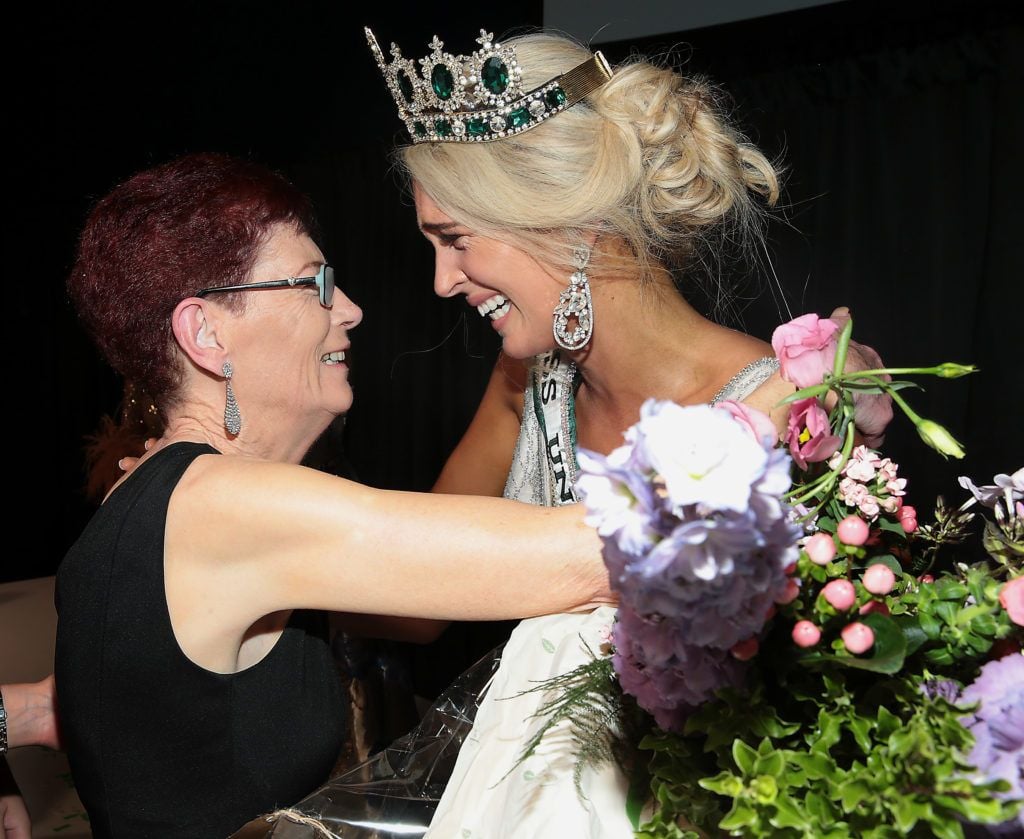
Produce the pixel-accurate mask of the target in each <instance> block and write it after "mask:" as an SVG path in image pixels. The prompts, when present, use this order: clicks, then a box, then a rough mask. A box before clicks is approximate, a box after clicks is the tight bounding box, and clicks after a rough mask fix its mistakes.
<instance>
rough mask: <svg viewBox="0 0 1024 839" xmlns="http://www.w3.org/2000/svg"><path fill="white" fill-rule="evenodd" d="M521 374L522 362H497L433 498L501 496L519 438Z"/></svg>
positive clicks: (500, 358)
mask: <svg viewBox="0 0 1024 839" xmlns="http://www.w3.org/2000/svg"><path fill="white" fill-rule="evenodd" d="M526 374H527V370H526V367H525V366H524V364H523V362H521V361H516V360H515V359H512V358H509V357H508V356H507V355H504V354H501V355H499V356H498V361H497V363H496V364H495V365H494V370H493V372H492V373H491V378H490V381H489V382H488V383H487V390H485V391H484V396H483V399H481V400H480V407H478V408H477V411H476V414H475V415H474V417H473V421H472V422H471V423H470V424H469V428H467V429H466V433H465V434H464V435H463V436H462V439H461V440H460V441H459V444H458V445H457V446H456V447H455V450H454V451H453V452H452V453H451V455H450V456H449V457H448V461H447V462H446V463H445V465H444V469H442V470H441V475H440V477H439V478H438V479H437V483H435V484H434V489H433V492H441V493H446V494H455V495H491V496H495V497H500V496H501V494H502V491H503V490H504V488H505V479H506V478H507V477H508V470H509V468H510V467H511V465H512V453H513V450H514V449H515V445H516V438H517V437H518V436H519V422H520V418H521V416H522V411H523V389H524V388H525V387H526Z"/></svg>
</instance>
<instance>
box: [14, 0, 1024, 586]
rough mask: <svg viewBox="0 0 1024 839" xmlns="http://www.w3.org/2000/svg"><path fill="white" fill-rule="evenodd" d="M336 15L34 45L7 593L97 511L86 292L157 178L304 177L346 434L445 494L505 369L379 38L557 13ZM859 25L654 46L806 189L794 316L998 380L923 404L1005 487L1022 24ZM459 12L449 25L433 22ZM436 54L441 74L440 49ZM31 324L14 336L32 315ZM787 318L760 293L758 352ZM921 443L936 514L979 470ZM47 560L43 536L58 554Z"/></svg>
mask: <svg viewBox="0 0 1024 839" xmlns="http://www.w3.org/2000/svg"><path fill="white" fill-rule="evenodd" d="M429 5H430V4H422V3H420V4H415V5H413V4H396V3H391V4H389V5H388V6H387V9H386V10H384V9H378V8H375V7H368V8H367V9H366V11H365V12H364V13H356V12H352V11H345V10H344V9H343V5H342V4H340V3H336V2H316V0H298V2H291V3H288V4H282V3H256V2H247V3H241V2H233V3H223V2H222V3H211V2H204V3H198V2H193V3H176V4H173V5H172V4H167V3H162V4H127V3H123V2H118V3H108V4H102V5H100V4H75V5H73V6H72V5H69V6H68V7H67V8H64V9H60V10H57V9H53V8H52V7H50V8H43V7H41V6H40V7H37V8H36V9H35V10H33V11H30V13H29V14H30V19H28V20H23V21H22V22H20V23H18V24H15V25H14V26H13V27H11V28H10V29H9V30H8V36H9V38H10V40H11V47H12V49H11V51H10V52H8V54H7V61H8V63H9V70H8V89H9V96H8V101H7V106H8V110H7V119H6V120H5V121H6V124H7V139H8V141H9V142H10V141H12V140H13V146H14V148H13V151H9V152H8V177H9V178H11V180H12V182H13V184H14V189H13V190H12V194H11V195H10V196H9V199H8V202H7V205H8V211H9V212H11V213H12V216H13V218H14V225H13V229H11V228H10V227H9V230H8V245H7V249H6V257H7V264H8V265H9V266H10V269H11V271H10V273H9V274H8V277H7V283H8V288H10V287H11V286H12V285H13V286H14V287H15V289H16V291H15V300H16V306H15V307H14V308H13V309H11V308H10V307H8V309H7V311H8V319H7V346H8V358H9V362H8V364H9V366H8V370H9V371H10V373H11V376H10V384H9V386H8V388H7V394H6V396H7V399H6V402H7V405H8V415H9V417H10V420H9V423H8V429H9V431H8V441H9V445H10V447H11V448H12V449H14V451H15V452H16V456H15V458H14V466H13V468H12V469H11V470H10V471H9V472H8V475H9V478H8V482H9V486H10V488H11V490H12V492H13V496H14V497H13V500H12V501H11V502H10V510H9V516H8V520H9V521H11V523H12V527H11V528H10V530H9V532H10V533H11V534H12V537H13V536H14V534H18V535H27V536H28V538H27V539H26V540H15V539H13V538H12V542H20V543H23V544H25V545H26V546H27V547H25V548H19V549H18V550H16V551H12V550H10V549H9V550H8V551H7V552H6V554H7V557H6V559H4V560H3V561H2V562H3V565H2V566H0V579H16V578H20V577H29V576H37V575H42V574H48V573H52V572H53V570H54V569H55V567H56V564H57V563H58V561H59V559H60V557H61V556H62V555H63V552H64V551H65V550H66V549H67V547H68V545H69V544H70V543H71V541H73V539H74V537H75V536H76V534H77V533H78V531H79V530H80V528H81V526H82V524H83V523H84V521H85V520H86V519H87V517H88V515H89V512H90V510H89V506H88V504H87V503H86V502H85V501H84V498H83V496H82V494H81V491H80V487H81V485H82V482H83V466H82V457H81V448H82V438H83V436H84V435H85V434H87V433H89V432H90V431H92V430H94V429H95V428H96V425H97V422H98V419H99V417H100V416H101V415H102V414H103V413H111V412H113V411H114V410H115V409H116V406H117V402H118V398H119V388H120V385H119V383H118V381H117V379H116V377H115V376H114V375H113V374H112V373H111V372H110V371H109V370H107V369H106V368H105V367H104V365H103V364H102V362H100V361H99V360H98V358H97V357H96V354H95V352H94V351H93V350H92V348H91V346H90V344H89V342H88V340H87V339H86V338H85V337H84V335H83V334H82V332H81V330H80V328H79V327H78V325H77V323H76V320H75V316H74V314H73V313H72V312H71V311H70V309H69V306H68V305H67V302H66V297H65V293H64V290H63V280H64V276H65V275H66V272H67V270H68V266H69V264H70V260H71V256H72V252H73V246H74V238H75V235H76V232H77V229H78V228H79V227H80V225H81V223H82V220H83V218H84V215H85V213H86V212H87V210H88V207H89V205H90V204H91V202H92V201H94V200H95V199H96V198H98V197H99V196H100V195H102V194H103V193H105V192H106V191H107V190H108V189H110V188H111V187H112V186H113V185H114V184H115V183H117V182H118V181H119V180H122V179H124V178H125V177H127V176H128V175H130V174H131V173H132V172H134V171H136V170H138V169H140V168H143V167H146V166H149V165H152V164H155V163H159V162H162V161H164V160H166V159H168V158H169V157H172V156H174V155H177V154H180V153H184V152H188V151H197V150H217V151H225V152H230V153H234V154H241V155H247V156H250V157H252V158H254V159H257V160H260V161H262V162H264V163H267V164H269V165H271V166H272V167H275V168H278V169H280V170H281V171H283V172H285V173H286V174H287V175H289V176H290V177H291V178H292V179H293V180H295V181H296V182H297V183H298V184H299V186H300V187H302V188H303V189H304V190H306V191H307V192H309V193H310V194H311V195H312V197H313V199H314V202H315V204H316V206H317V208H318V214H319V217H320V222H321V227H322V237H321V238H322V244H323V247H324V250H325V252H326V253H327V254H328V258H329V259H330V260H331V261H332V263H333V264H335V265H337V266H338V267H339V269H340V271H341V276H342V277H344V285H345V287H346V290H347V291H348V292H349V293H350V294H351V296H352V297H354V298H355V299H356V300H357V301H358V302H359V303H360V304H361V305H362V306H363V308H364V311H365V313H366V317H365V321H364V323H363V325H362V326H360V327H359V329H358V330H357V332H356V333H355V334H354V341H355V345H354V349H353V353H352V358H353V368H352V380H353V383H354V387H355V390H356V394H357V401H356V407H355V408H354V409H353V411H352V413H351V415H350V417H349V420H348V423H347V427H346V428H345V430H344V435H343V436H344V439H345V441H346V451H347V453H348V456H349V459H350V460H351V462H352V464H353V466H354V467H355V470H356V472H357V474H358V475H359V476H360V477H361V478H362V479H363V480H364V481H366V482H368V483H370V484H374V485H378V486H387V487H395V488H405V489H425V488H427V487H429V485H430V483H431V481H432V479H433V477H434V476H435V475H436V473H437V471H438V469H439V467H440V464H441V463H442V462H443V459H444V456H445V453H446V452H447V451H448V450H450V448H451V446H452V445H453V444H454V443H455V441H456V440H457V439H458V437H459V435H460V433H461V432H462V430H463V428H464V427H465V424H466V423H467V422H468V419H469V417H470V416H471V414H472V410H473V407H474V405H475V402H476V400H477V399H478V398H479V393H480V391H481V390H482V387H483V384H484V382H485V380H486V376H487V373H488V371H489V368H490V365H491V363H492V361H493V358H494V354H495V352H496V344H495V341H494V338H493V336H492V334H491V332H490V330H489V329H488V328H487V325H486V323H485V322H484V321H482V320H481V319H479V318H478V317H477V316H476V315H475V313H471V312H470V311H469V310H468V309H467V308H466V307H464V306H463V305H462V304H461V303H460V302H453V301H439V300H436V299H435V298H434V297H433V294H432V292H431V276H432V274H431V271H432V268H431V256H430V251H429V248H428V246H427V245H426V243H425V242H423V241H421V239H420V238H419V235H418V233H417V232H416V230H415V225H414V215H413V213H412V210H411V207H410V202H409V200H408V199H407V198H404V197H402V196H401V195H400V193H399V190H398V188H397V185H396V178H395V177H394V176H393V174H392V173H391V172H390V170H389V164H388V161H387V149H388V147H389V146H390V145H391V144H392V142H393V140H394V139H395V138H396V137H397V129H398V122H397V120H396V118H395V117H394V114H393V112H392V109H391V106H390V104H389V101H388V97H387V95H386V92H385V89H384V86H383V82H382V81H381V80H380V78H379V77H378V76H377V74H376V69H375V67H374V65H373V62H372V60H371V59H370V57H369V55H368V53H367V51H366V48H365V45H364V42H363V39H362V31H361V26H362V24H364V23H368V24H370V25H371V26H373V27H374V28H375V29H376V30H377V31H378V35H379V37H380V39H381V40H382V41H386V40H389V39H391V38H394V39H395V40H398V41H399V42H400V43H402V44H403V46H404V47H405V51H406V53H407V54H412V55H418V54H423V53H425V52H426V47H425V45H426V43H427V41H428V40H429V38H430V36H431V35H432V34H433V32H434V30H435V29H437V30H438V32H439V34H440V35H441V37H442V38H443V37H445V36H446V35H447V36H448V37H449V46H450V47H451V48H452V49H453V50H456V51H468V50H469V49H471V48H472V47H473V41H472V39H473V36H474V35H475V34H476V29H478V28H479V26H480V25H483V24H486V25H487V26H488V27H489V28H493V29H495V30H496V31H498V32H499V33H500V32H502V31H506V30H507V29H508V28H510V27H512V26H523V25H535V24H539V23H540V17H541V9H540V4H539V3H537V2H535V1H534V0H530V2H526V3H522V4H520V5H519V6H518V7H517V8H516V9H515V10H514V12H513V13H510V12H509V11H508V7H507V6H495V7H493V10H490V9H488V10H487V11H486V12H485V14H484V18H486V19H484V18H481V12H480V6H479V4H473V5H471V4H469V3H465V2H456V3H445V4H438V5H435V6H434V7H433V8H428V6H429ZM893 5H896V4H890V3H883V2H845V3H838V4H834V5H831V6H826V7H822V8H817V9H810V10H806V11H801V12H794V13H790V14H786V15H781V16H776V17H773V18H766V19H761V20H755V21H749V22H745V23H739V24H732V25H728V26H722V27H715V28H712V29H707V30H701V31H696V32H691V33H686V34H685V35H681V36H679V37H678V39H677V40H676V42H672V43H670V42H668V41H667V40H666V39H664V38H662V39H659V41H658V42H657V43H654V42H652V43H643V44H612V45H607V46H605V47H604V49H605V51H606V53H607V54H608V55H609V57H610V58H612V60H613V61H614V60H617V59H620V58H622V57H624V56H625V55H627V54H628V53H629V51H630V49H631V48H632V47H633V46H639V47H640V48H641V49H643V50H644V51H648V52H660V51H666V50H669V49H670V48H671V54H672V57H673V58H674V60H677V61H678V60H686V61H688V63H689V67H690V69H692V70H695V71H700V72H706V73H708V74H710V75H712V76H713V77H715V78H716V79H718V80H719V81H721V82H723V83H724V84H725V86H726V87H727V88H728V89H729V90H730V92H731V93H732V94H733V96H734V98H735V100H736V104H737V110H738V113H739V115H740V117H741V119H742V121H743V123H744V124H745V125H746V126H747V128H748V130H749V132H750V133H751V134H752V136H753V137H754V138H755V139H756V140H757V141H758V142H759V143H760V144H761V145H762V147H763V148H765V149H766V151H768V152H769V154H772V155H782V156H783V157H784V160H785V163H786V164H787V166H788V169H789V177H788V186H787V192H786V195H785V202H786V204H787V209H786V210H785V213H784V218H783V219H780V221H779V222H777V223H775V224H773V226H772V228H771V231H770V242H769V251H770V253H771V256H772V264H773V265H774V270H775V272H776V273H777V274H778V277H779V280H780V281H781V283H782V285H783V286H784V287H785V288H786V290H787V293H788V295H789V299H790V301H791V305H792V308H793V313H794V314H798V313H801V312H803V311H810V310H816V311H820V312H828V311H830V310H831V308H832V307H833V306H834V305H836V304H839V303H846V304H848V305H850V306H851V308H852V309H853V313H854V316H855V319H856V321H857V327H858V328H857V335H858V337H859V338H860V339H861V340H863V341H865V342H867V343H871V344H873V345H875V346H876V347H877V348H878V349H879V350H880V351H881V352H882V354H883V357H884V358H885V359H886V360H887V361H889V362H890V363H893V364H900V365H904V364H907V365H909V364H917V363H927V362H933V361H938V360H944V359H949V360H957V361H973V362H975V363H977V364H978V365H979V366H981V367H982V373H981V374H979V375H978V376H976V377H973V378H971V379H969V380H961V381H957V382H944V383H929V384H928V389H927V392H925V393H923V394H915V395H914V396H913V399H914V402H915V404H916V405H917V406H918V407H919V408H920V409H921V410H922V412H923V413H925V414H926V415H929V416H933V417H935V418H936V419H939V420H940V421H942V422H944V423H945V424H947V425H948V427H949V428H950V429H951V430H952V431H953V432H954V433H955V434H957V436H958V437H959V438H960V439H962V440H963V441H964V442H965V443H966V445H967V447H968V450H969V460H968V462H967V464H968V465H967V469H966V471H967V472H969V473H970V474H971V475H973V476H974V477H975V479H986V480H987V478H988V477H990V476H991V475H992V474H993V473H994V472H996V471H1007V470H1012V469H1013V468H1015V467H1017V466H1020V465H1021V464H1022V462H1024V456H1022V455H1024V447H1022V445H1021V440H1020V426H1021V422H1020V417H1021V407H1022V402H1021V385H1022V384H1024V382H1022V376H1021V372H1020V367H1019V364H1020V347H1021V331H1022V327H1024V324H1022V320H1021V319H1022V314H1021V312H1022V307H1021V303H1022V295H1021V290H1020V288H1021V286H1020V281H1021V277H1022V276H1024V271H1022V270H1021V268H1022V267H1024V266H1022V260H1021V257H1020V249H1019V238H1020V234H1019V232H1018V231H1019V229H1020V228H1021V220H1022V213H1021V210H1020V204H1019V201H1020V195H1021V166H1020V162H1019V149H1020V145H1021V140H1022V138H1024V130H1022V118H1021V117H1022V115H1021V102H1022V101H1024V95H1022V87H1024V86H1022V84H1021V82H1022V73H1021V60H1022V59H1021V56H1022V54H1024V49H1022V46H1024V39H1022V33H1021V29H1020V27H1019V23H1018V22H1017V21H1015V20H1014V19H1013V9H1012V7H1013V6H1014V5H1015V4H1013V3H1011V2H945V3H924V2H906V3H903V4H899V9H898V10H893V9H892V8H890V7H891V6H893ZM435 9H440V10H441V11H440V12H439V13H438V12H437V11H434V10H435ZM420 50H422V51H423V52H422V53H421V52H420ZM12 313H13V316H11V314H12ZM778 320H779V306H778V304H777V303H776V302H775V301H774V300H773V298H772V297H771V296H770V295H768V294H766V293H765V294H761V295H760V296H756V297H755V299H754V300H753V301H752V302H751V304H750V305H749V307H748V308H747V310H746V312H745V314H744V323H745V326H746V328H747V329H748V330H750V331H751V332H754V333H755V334H759V335H762V336H767V335H768V334H770V330H771V328H772V326H773V325H774V324H775V323H777V322H778ZM913 438H914V434H913V432H912V431H911V430H910V429H909V428H908V427H906V426H902V427H901V426H898V425H897V427H895V428H894V430H893V431H892V432H891V435H890V444H889V446H888V449H889V452H890V453H891V454H892V455H893V456H894V457H895V458H896V459H897V460H899V461H900V462H901V463H903V464H904V469H905V472H906V474H907V476H908V477H910V479H911V481H912V489H913V490H916V492H915V493H914V500H915V501H916V502H917V503H918V504H919V505H922V504H923V505H924V506H927V503H926V499H927V497H928V495H930V494H934V493H935V492H936V491H941V492H945V493H947V494H950V495H955V494H957V493H958V492H959V490H958V489H957V488H956V486H955V480H954V477H953V476H955V475H956V474H959V473H960V472H961V471H965V470H963V469H959V468H958V467H957V466H954V465H952V464H946V463H943V462H942V461H941V460H940V459H939V458H938V457H937V456H933V455H931V454H930V453H928V452H925V451H923V450H922V449H921V448H920V447H919V446H918V445H917V444H916V443H915V442H914V439H913ZM37 536H38V537H39V538H37Z"/></svg>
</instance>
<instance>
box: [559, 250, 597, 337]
mask: <svg viewBox="0 0 1024 839" xmlns="http://www.w3.org/2000/svg"><path fill="white" fill-rule="evenodd" d="M572 261H573V265H574V266H575V267H576V272H575V273H574V274H573V275H572V276H571V277H570V278H569V287H568V288H567V289H566V290H565V291H563V292H562V293H561V294H560V295H558V305H557V306H555V311H554V312H552V318H553V321H552V324H551V331H552V332H553V333H554V336H555V343H556V344H558V346H560V347H561V348H562V349H563V350H579V349H582V348H583V347H585V346H586V345H587V342H588V341H589V340H590V338H591V336H592V335H593V334H594V304H593V301H592V300H591V298H590V282H589V281H588V280H587V272H586V268H587V263H588V262H590V248H589V247H587V246H586V245H579V246H578V247H576V248H574V249H573V252H572ZM570 317H575V318H576V328H575V329H573V330H572V331H571V332H570V331H569V318H570Z"/></svg>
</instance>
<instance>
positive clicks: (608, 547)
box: [577, 400, 802, 728]
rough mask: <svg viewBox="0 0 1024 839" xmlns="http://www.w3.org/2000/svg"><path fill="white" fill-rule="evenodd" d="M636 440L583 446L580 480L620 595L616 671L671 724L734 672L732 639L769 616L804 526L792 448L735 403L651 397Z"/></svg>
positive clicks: (752, 631)
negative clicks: (721, 405) (593, 449)
mask: <svg viewBox="0 0 1024 839" xmlns="http://www.w3.org/2000/svg"><path fill="white" fill-rule="evenodd" d="M626 441H627V442H626V445H624V446H622V447H620V448H619V449H616V450H615V451H614V452H612V453H611V454H610V455H609V456H608V457H607V458H604V457H601V456H600V455H596V454H593V453H589V452H583V453H581V456H580V468H581V476H580V478H579V481H578V483H577V487H578V489H579V491H580V495H581V497H582V498H583V499H584V501H585V502H586V504H587V507H588V510H589V512H588V515H587V521H588V522H589V523H590V524H592V525H595V526H596V527H597V528H598V532H599V533H600V535H601V537H602V539H603V541H604V558H605V562H606V564H607V565H608V568H609V571H610V572H611V578H612V585H613V587H614V588H615V589H616V590H617V591H618V592H619V593H620V595H621V605H620V608H619V621H618V623H617V624H616V627H615V631H614V638H615V645H616V656H615V661H614V663H615V668H616V671H617V672H618V673H619V679H620V684H621V685H622V688H623V689H624V690H625V691H627V692H628V693H631V694H633V695H634V696H636V697H637V700H638V701H639V703H640V705H641V706H642V707H644V708H645V709H647V710H648V711H650V712H651V713H652V714H654V716H655V718H656V719H657V721H658V723H659V725H661V726H662V727H663V728H673V727H677V726H678V724H679V722H680V720H681V719H682V718H683V717H684V716H685V714H686V713H687V711H688V710H689V709H691V708H692V707H693V706H696V705H698V704H700V703H701V702H703V701H705V700H707V699H710V698H711V697H712V696H713V695H714V692H715V691H716V690H718V689H720V688H721V687H724V686H726V685H730V684H737V683H738V680H739V679H740V677H741V675H742V672H743V667H742V665H741V664H740V663H739V662H737V661H736V660H735V659H734V658H732V657H731V656H730V654H729V650H730V649H731V648H732V647H733V646H735V645H736V644H737V643H738V642H740V641H743V640H745V639H747V638H750V637H751V636H753V635H756V634H757V633H758V632H759V631H760V630H761V628H762V627H763V626H764V622H765V618H766V615H767V613H768V610H769V608H770V607H771V605H772V603H773V602H774V601H775V600H776V599H777V598H778V597H779V596H780V595H781V594H782V592H783V590H784V589H785V587H786V582H787V577H786V573H785V569H786V568H787V566H789V565H790V564H791V563H793V562H795V561H796V559H797V557H798V555H799V550H798V548H797V547H796V540H797V538H799V536H800V535H801V532H802V531H801V529H800V527H799V526H798V525H797V524H795V523H794V521H793V517H792V515H791V510H790V508H789V506H788V505H787V504H786V503H785V502H784V501H783V500H782V495H783V493H785V492H786V490H788V489H789V486H790V459H789V457H788V455H787V454H786V453H785V452H784V451H782V450H778V449H772V448H770V447H769V444H770V443H769V441H768V440H765V441H759V440H758V439H756V438H755V437H754V435H752V434H751V433H750V432H749V431H748V430H746V426H745V425H743V424H741V423H740V422H739V421H737V420H736V419H735V418H734V417H733V416H732V415H731V414H730V413H729V412H728V411H727V410H724V409H717V408H710V407H707V406H696V407H689V408H683V407H680V406H679V405H676V404H674V403H671V402H656V401H654V400H648V402H646V403H645V404H644V406H643V409H642V411H641V419H640V422H639V423H637V424H636V425H635V426H633V427H632V428H631V429H630V430H629V431H628V432H627V434H626Z"/></svg>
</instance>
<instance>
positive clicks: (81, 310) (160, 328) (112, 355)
mask: <svg viewBox="0 0 1024 839" xmlns="http://www.w3.org/2000/svg"><path fill="white" fill-rule="evenodd" d="M278 224H294V225H295V226H296V227H297V228H298V230H299V231H300V232H301V233H306V234H311V232H312V230H313V226H314V222H313V216H312V210H311V207H310V203H309V200H308V199H307V198H306V197H305V196H304V195H303V194H302V193H301V192H299V191H298V190H297V189H296V188H295V187H294V186H292V185H291V184H290V183H288V181H286V180H285V179H284V178H282V177H281V176H280V175H277V174H275V173H274V172H271V171H270V170H268V169H265V168H264V167H262V166H260V165H258V164H255V163H251V162H249V161H245V160H236V159H234V158H231V157H227V156H224V155H218V154H193V155H188V156H187V157H182V158H179V159H177V160H173V161H171V162H170V163H165V164H163V165H162V166H157V167H156V168H154V169H149V170H147V171H145V172H140V173H139V174H137V175H135V176H133V177H132V178H130V179H129V180H127V181H125V182H124V183H123V184H121V185H120V186H118V187H117V188H115V189H114V191H113V192H111V193H110V194H109V195H107V196H106V197H105V198H103V199H102V200H101V201H100V202H99V203H98V204H97V205H96V207H95V208H94V209H93V211H92V212H91V213H90V214H89V218H88V219H87V220H86V223H85V229H84V230H83V231H82V235H81V238H80V239H79V242H78V253H77V256H76V259H75V264H74V267H73V268H72V270H71V276H70V277H69V278H68V292H69V294H70V295H71V299H72V301H73V302H74V304H75V308H76V309H77V310H78V314H79V316H80V317H81V318H82V320H83V321H84V323H85V325H86V327H87V328H88V330H89V332H90V333H91V334H92V337H93V339H94V340H95V341H96V343H97V345H98V346H99V348H100V350H101V351H102V352H103V355H104V356H105V357H106V359H107V361H108V362H109V363H110V365H111V366H112V367H113V368H114V369H115V370H117V371H118V372H119V373H121V374H122V375H123V376H124V377H125V378H126V379H128V380H129V381H132V382H134V383H136V384H137V385H139V386H140V387H141V388H142V389H143V390H145V391H147V392H148V393H149V394H151V395H152V396H153V398H154V400H155V401H156V403H157V405H159V406H160V407H161V408H164V407H166V406H167V405H168V404H170V403H173V401H174V398H175V396H176V395H177V393H176V391H177V387H178V384H179V374H180V364H179V361H178V358H177V352H176V350H175V341H174V335H173V333H172V332H171V315H172V314H173V312H174V307H175V306H177V305H178V303H179V302H181V301H182V300H184V299H185V298H186V297H189V296H191V295H193V294H195V293H196V292H197V291H199V289H202V288H207V287H210V286H219V285H235V284H238V283H243V282H245V281H246V279H247V278H248V276H249V274H250V272H251V271H252V268H253V265H254V264H255V262H256V258H257V256H258V253H259V249H260V247H261V246H262V244H263V242H264V241H265V240H266V237H267V236H268V234H269V233H270V231H271V228H273V227H275V226H276V225H278ZM229 298H234V300H231V299H229ZM218 302H222V303H224V304H226V305H233V306H237V307H239V308H242V307H243V306H244V295H240V294H239V295H224V296H223V297H222V298H221V299H220V300H219V301H218Z"/></svg>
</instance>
